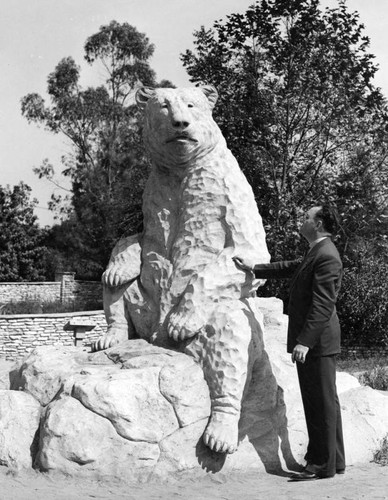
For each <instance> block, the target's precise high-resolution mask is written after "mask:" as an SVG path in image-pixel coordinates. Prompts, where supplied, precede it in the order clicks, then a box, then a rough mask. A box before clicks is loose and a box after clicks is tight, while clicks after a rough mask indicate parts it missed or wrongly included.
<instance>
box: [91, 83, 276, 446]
mask: <svg viewBox="0 0 388 500" xmlns="http://www.w3.org/2000/svg"><path fill="white" fill-rule="evenodd" d="M216 100H217V93H216V91H215V89H214V88H212V87H203V88H189V89H157V90H151V89H143V90H141V91H139V92H138V94H137V102H138V104H139V106H141V107H142V108H143V109H144V139H145V144H146V147H147V150H148V152H149V154H150V156H151V159H152V163H153V169H152V173H151V175H150V178H149V179H148V182H147V185H146V188H145V192H144V196H143V214H144V231H143V233H142V235H139V236H134V237H130V238H127V239H125V240H122V241H121V242H119V243H118V245H117V246H116V248H115V249H114V251H113V253H112V258H111V261H110V263H109V265H108V268H107V270H106V272H105V273H104V277H103V281H104V283H105V291H104V307H105V312H106V317H107V322H108V332H107V334H106V335H105V337H104V338H102V339H100V340H99V341H98V342H97V343H96V345H95V349H96V350H98V349H102V348H107V347H110V346H111V345H114V344H115V343H116V342H117V341H120V340H121V339H124V338H128V337H141V338H144V339H147V340H148V341H150V342H152V343H155V344H158V345H161V346H166V347H170V348H171V347H174V348H176V349H179V350H182V351H183V352H186V353H187V354H190V355H192V356H194V358H195V359H196V360H197V361H198V362H199V363H200V364H201V365H202V367H203V370H204V374H205V378H206V380H207V382H208V385H209V390H210V396H211V400H212V417H211V420H210V423H209V426H208V429H207V430H206V431H205V435H204V439H205V442H206V444H208V445H209V446H210V447H211V448H212V449H215V450H216V451H228V452H232V451H234V450H235V449H236V447H237V428H238V419H239V416H240V409H241V400H242V398H243V392H244V389H246V387H247V385H248V382H249V378H250V374H251V371H252V366H253V364H254V363H256V362H258V360H259V358H260V356H261V355H262V352H263V346H262V331H261V324H260V323H261V320H260V313H259V312H257V311H255V308H254V305H253V304H254V301H253V300H251V297H253V296H254V294H255V289H256V288H257V286H258V285H259V283H258V281H257V280H255V279H254V277H253V275H251V274H250V273H245V272H242V271H241V270H240V269H238V268H237V267H236V266H235V264H234V262H233V260H232V257H233V255H235V254H238V255H244V256H247V257H248V258H249V257H251V258H252V260H255V261H261V262H267V261H268V260H269V254H268V251H267V248H266V244H265V234H264V229H263V226H262V222H261V217H260V215H259V213H258V210H257V206H256V202H255V200H254V196H253V192H252V189H251V187H250V186H249V184H248V182H247V181H246V179H245V177H244V175H243V174H242V172H241V170H240V169H239V166H238V164H237V161H236V159H235V158H234V157H233V155H232V154H231V152H230V151H229V150H228V148H227V146H226V143H225V140H224V138H223V136H222V134H221V131H220V129H219V127H218V126H217V125H216V123H215V122H214V120H213V118H212V108H213V106H214V104H215V102H216Z"/></svg>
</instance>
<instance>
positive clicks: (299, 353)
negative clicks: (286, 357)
mask: <svg viewBox="0 0 388 500" xmlns="http://www.w3.org/2000/svg"><path fill="white" fill-rule="evenodd" d="M308 352H309V347H307V346H305V345H302V344H297V345H296V346H295V347H294V350H293V351H292V356H291V359H292V362H293V363H295V361H298V363H304V362H305V361H306V356H307V353H308Z"/></svg>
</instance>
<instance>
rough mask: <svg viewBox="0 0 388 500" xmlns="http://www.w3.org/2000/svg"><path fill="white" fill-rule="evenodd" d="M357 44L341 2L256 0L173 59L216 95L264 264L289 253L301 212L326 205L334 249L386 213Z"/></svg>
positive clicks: (379, 129) (381, 134) (371, 103)
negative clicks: (335, 235) (265, 246)
mask: <svg viewBox="0 0 388 500" xmlns="http://www.w3.org/2000/svg"><path fill="white" fill-rule="evenodd" d="M368 48H369V39H368V38H367V37H366V36H364V35H363V25H362V24H360V23H359V16H358V14H357V13H351V12H349V11H348V10H347V7H346V4H345V2H344V1H340V2H339V6H338V8H335V9H326V10H325V11H324V12H322V11H321V10H320V9H319V1H318V0H280V1H278V0H277V1H275V0H262V1H259V2H256V4H255V5H252V6H251V7H250V8H249V9H248V10H247V11H246V13H245V14H232V15H230V16H227V20H226V21H225V22H222V21H217V22H215V23H214V25H213V28H212V29H205V28H204V27H202V28H201V29H200V30H198V31H197V32H195V50H194V51H190V50H188V51H186V52H185V53H184V54H183V55H182V61H183V64H184V66H185V67H186V69H187V71H188V73H189V75H190V77H191V81H192V82H195V83H200V82H203V83H208V84H213V85H215V86H216V87H217V88H218V89H219V92H220V103H219V105H218V107H217V108H216V118H217V121H218V122H219V124H220V126H221V129H222V131H223V133H224V135H225V136H226V139H227V142H228V144H229V146H230V148H231V149H232V151H233V152H234V154H235V155H236V157H237V158H238V160H239V163H240V166H241V167H242V169H243V171H244V172H245V174H246V175H247V177H248V179H249V181H250V182H251V184H252V187H253V189H254V192H255V195H256V199H257V203H258V206H259V209H260V212H261V213H262V215H263V219H264V221H265V224H266V228H267V235H268V236H267V237H268V243H269V247H270V251H271V253H272V256H273V258H274V259H282V258H289V257H290V256H294V255H295V253H296V252H297V251H298V250H297V247H298V231H297V226H298V216H299V213H300V209H301V207H306V206H309V205H311V204H316V203H317V202H319V201H320V200H322V199H330V200H331V201H332V202H335V203H337V205H338V207H339V209H340V212H341V213H342V214H343V217H344V220H345V225H344V227H345V229H346V228H348V230H347V231H346V234H344V235H343V247H345V246H346V247H348V243H349V238H350V237H352V238H353V236H352V235H354V234H356V235H358V236H360V235H361V234H364V235H365V229H366V228H368V226H369V223H370V221H371V219H372V218H376V216H379V215H383V214H384V210H386V207H387V205H386V201H387V183H384V181H386V180H387V175H388V174H387V151H388V149H387V130H388V119H387V108H386V102H385V99H384V98H383V96H382V94H381V92H380V90H379V89H377V88H375V87H374V86H373V76H374V75H375V72H376V70H377V67H376V66H375V65H374V64H373V56H372V55H371V54H369V53H368ZM356 196H360V197H362V198H361V199H357V200H356ZM377 218H378V217H377ZM361 220H362V221H363V222H362V224H361V225H357V224H358V223H359V222H360V221H361ZM361 226H362V227H361ZM369 227H370V226H369ZM374 228H375V230H376V231H377V232H378V233H379V234H380V235H381V234H382V227H377V226H376V224H374ZM349 229H351V231H352V232H350V231H349ZM363 231H364V233H363Z"/></svg>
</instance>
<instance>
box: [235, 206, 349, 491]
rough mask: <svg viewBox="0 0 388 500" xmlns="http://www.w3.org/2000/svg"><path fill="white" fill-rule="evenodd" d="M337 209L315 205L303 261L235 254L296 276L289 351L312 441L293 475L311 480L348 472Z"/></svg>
mask: <svg viewBox="0 0 388 500" xmlns="http://www.w3.org/2000/svg"><path fill="white" fill-rule="evenodd" d="M337 221H338V217H337V214H336V211H335V210H334V209H333V208H332V207H330V206H328V205H323V206H316V207H312V208H311V209H310V210H309V211H308V212H307V213H306V216H305V219H304V222H303V224H302V226H301V228H300V233H301V235H302V236H303V237H304V238H305V239H306V240H307V241H308V243H309V245H310V249H309V251H308V253H307V255H306V256H305V257H304V259H303V260H294V261H283V262H274V263H270V264H255V265H254V264H253V263H250V262H247V261H246V260H244V257H242V256H241V257H240V256H236V257H234V261H235V263H236V265H237V266H239V267H241V268H242V269H244V270H247V271H253V272H254V274H255V276H256V278H291V285H290V299H289V307H288V314H289V324H288V338H287V352H289V353H291V355H292V361H293V362H295V361H296V362H297V371H298V378H299V385H300V390H301V395H302V401H303V407H304V413H305V418H306V425H307V431H308V436H309V443H308V447H307V453H306V455H305V459H306V462H307V464H306V467H305V469H304V471H303V472H302V473H301V474H293V476H292V479H294V480H299V481H307V480H313V479H321V478H327V477H333V476H334V475H335V474H336V473H337V474H341V473H344V471H345V453H344V445H343V436H342V424H341V410H340V405H339V400H338V396H337V389H336V354H338V353H339V352H340V335H341V331H340V325H339V321H338V316H337V312H336V306H335V304H336V300H337V295H338V291H339V288H340V285H341V278H342V273H343V270H342V262H341V259H340V256H339V254H338V251H337V249H336V247H335V245H334V244H333V242H332V240H331V236H332V235H333V234H334V233H335V230H336V226H337V224H338V222H337Z"/></svg>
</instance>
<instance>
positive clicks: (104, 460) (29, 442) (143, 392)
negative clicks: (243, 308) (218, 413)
mask: <svg viewBox="0 0 388 500" xmlns="http://www.w3.org/2000/svg"><path fill="white" fill-rule="evenodd" d="M257 303H258V305H259V307H260V309H261V310H262V311H263V313H264V324H265V338H264V341H265V346H266V351H265V353H264V355H263V356H262V358H261V359H260V363H257V365H255V366H254V367H253V370H252V379H251V381H250V384H249V386H248V387H247V390H246V393H245V396H244V400H243V407H242V414H241V419H240V423H239V437H240V446H239V449H238V451H237V452H236V453H234V454H232V455H224V454H219V453H214V452H211V451H210V450H209V448H207V447H206V446H205V445H204V444H203V441H202V434H203V432H204V429H205V428H206V425H207V422H208V419H209V415H210V398H209V390H208V386H207V384H206V382H205V380H204V376H203V372H202V369H201V368H200V366H199V365H198V364H196V363H195V361H194V360H193V359H192V358H191V357H189V356H187V355H185V354H182V353H179V352H175V351H172V350H169V349H165V348H161V347H156V346H153V345H150V344H148V343H147V342H146V341H144V340H129V341H127V342H124V343H122V344H119V345H118V346H116V347H112V348H110V349H108V350H106V351H101V352H98V353H88V352H86V351H84V350H82V349H81V350H80V349H79V348H76V347H60V346H55V347H39V348H37V349H35V351H34V352H33V353H31V354H30V356H29V357H28V358H26V359H25V360H24V362H23V364H22V365H21V367H20V369H19V372H18V373H17V374H16V375H15V373H14V374H13V376H12V377H11V380H12V382H11V390H2V391H0V408H1V410H0V463H1V464H3V465H6V466H8V467H17V466H20V467H31V466H32V464H33V463H34V466H35V467H37V468H39V469H40V470H43V471H57V472H63V473H65V474H71V475H75V476H81V477H93V478H114V479H120V480H122V481H128V482H131V481H144V480H147V479H149V478H151V477H156V478H168V477H172V476H173V475H174V474H176V473H181V472H182V471H192V472H195V471H197V472H198V473H203V471H211V472H213V473H216V472H218V471H223V472H228V471H231V470H246V469H248V468H254V469H255V470H257V471H258V472H264V471H265V470H266V471H267V472H276V471H279V470H281V469H282V468H283V469H285V468H288V469H289V470H298V468H300V464H301V463H303V455H304V453H305V449H306V445H307V433H306V427H305V420H304V415H303V408H302V403H301V398H300V392H299V386H298V381H297V376H296V370H295V367H294V366H293V364H292V363H291V361H290V356H289V355H288V354H287V353H286V352H285V350H286V348H285V342H286V328H287V317H286V316H284V315H283V314H282V303H281V301H278V300H276V299H257ZM337 385H338V392H339V396H340V401H341V406H342V415H343V423H344V437H345V445H346V452H347V462H348V464H352V463H357V462H366V461H370V460H371V459H372V457H373V453H374V451H375V450H376V449H378V447H379V445H380V442H381V440H382V438H383V437H384V436H385V435H386V433H387V432H388V423H387V420H386V415H387V414H388V397H386V395H384V394H381V393H380V392H379V391H374V390H372V389H370V388H367V387H361V386H360V384H359V383H358V381H357V379H356V378H355V377H352V376H350V375H348V374H345V373H338V379H337ZM39 420H40V426H39ZM355 435H357V439H354V436H355Z"/></svg>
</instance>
